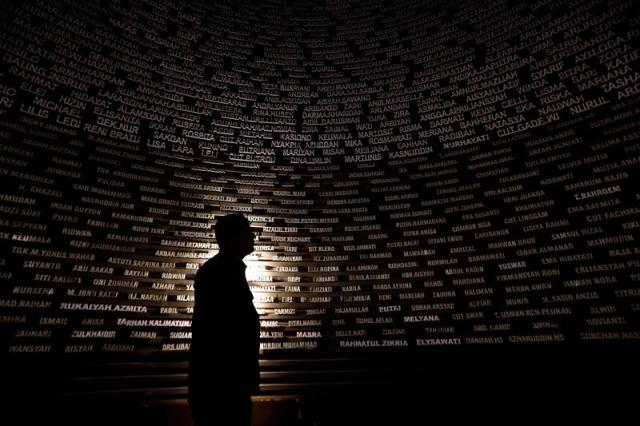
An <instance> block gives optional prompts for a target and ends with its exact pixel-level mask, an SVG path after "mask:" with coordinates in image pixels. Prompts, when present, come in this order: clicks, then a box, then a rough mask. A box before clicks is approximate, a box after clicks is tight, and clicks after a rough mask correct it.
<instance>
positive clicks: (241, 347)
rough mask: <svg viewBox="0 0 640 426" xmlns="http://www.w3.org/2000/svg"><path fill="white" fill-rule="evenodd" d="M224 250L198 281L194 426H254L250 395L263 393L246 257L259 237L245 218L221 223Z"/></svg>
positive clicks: (219, 235)
mask: <svg viewBox="0 0 640 426" xmlns="http://www.w3.org/2000/svg"><path fill="white" fill-rule="evenodd" d="M215 234H216V239H217V241H218V245H219V246H220V251H219V252H218V254H217V255H215V256H214V257H212V258H211V259H209V260H207V261H206V262H205V263H204V264H203V265H202V266H201V267H200V269H199V270H198V273H197V274H196V278H195V284H194V291H195V306H194V310H193V323H192V326H191V331H192V340H191V351H190V359H189V404H190V406H191V412H192V417H193V422H194V426H205V425H207V426H208V425H224V426H236V425H243V426H248V425H250V424H251V410H252V404H251V394H253V393H256V392H257V391H258V390H259V386H258V383H259V377H260V374H259V369H258V350H259V346H260V343H259V339H260V321H259V318H258V313H257V312H256V309H255V308H254V306H253V301H252V299H253V295H252V294H251V291H250V289H249V285H248V284H247V279H246V276H245V269H246V265H245V264H244V262H243V261H242V258H243V257H244V256H246V255H248V254H249V253H251V252H252V251H253V240H254V238H255V235H254V234H253V232H252V231H251V228H250V226H249V221H248V220H247V219H246V218H245V217H244V216H242V215H241V214H237V213H234V214H229V215H227V216H224V217H222V218H220V219H218V221H217V223H216V225H215Z"/></svg>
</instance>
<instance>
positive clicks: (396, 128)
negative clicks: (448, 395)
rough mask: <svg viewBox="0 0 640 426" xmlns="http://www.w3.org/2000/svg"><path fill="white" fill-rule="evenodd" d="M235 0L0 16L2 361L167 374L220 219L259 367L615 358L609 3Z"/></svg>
mask: <svg viewBox="0 0 640 426" xmlns="http://www.w3.org/2000/svg"><path fill="white" fill-rule="evenodd" d="M253 3H254V2H249V1H245V2H236V1H228V2H206V1H197V2H196V1H190V2H169V1H166V2H165V1H141V2H133V1H132V2H129V1H114V2H104V1H102V2H100V1H93V2H90V1H87V2H71V1H33V2H24V3H19V2H7V3H3V4H2V5H1V6H0V13H1V16H2V21H1V26H0V28H1V30H0V54H1V55H2V56H1V60H0V140H1V143H0V176H1V177H0V180H1V182H2V185H1V187H0V193H1V195H0V199H1V203H0V206H1V207H0V209H1V212H0V240H1V241H2V245H1V246H2V249H1V250H2V251H1V252H0V330H1V333H2V343H1V345H0V350H1V351H2V352H3V353H4V354H5V355H6V356H7V357H9V358H10V359H36V360H38V359H45V360H46V359H56V360H71V363H72V364H75V365H90V367H86V368H87V369H90V370H91V371H92V373H91V374H90V375H96V374H97V375H102V376H106V377H109V375H110V374H114V375H117V374H123V373H122V372H119V373H118V371H119V370H117V367H114V366H113V365H115V363H116V361H121V360H127V361H135V360H144V361H145V363H146V365H147V366H149V365H162V366H164V367H162V368H164V370H163V369H162V368H161V367H158V368H159V369H158V370H153V371H151V372H147V373H148V374H149V375H153V374H157V372H158V371H161V372H166V371H169V370H170V367H167V363H169V364H170V365H175V366H177V367H175V368H176V369H175V370H171V372H173V373H175V372H178V373H184V372H185V370H184V368H183V367H184V361H185V360H186V354H187V351H188V349H189V342H190V325H191V322H190V320H191V314H192V306H193V287H192V284H193V281H192V280H193V278H194V275H195V271H196V270H197V268H198V266H199V265H200V264H201V263H202V262H204V260H205V259H207V258H209V257H211V256H212V255H214V254H215V253H216V251H217V246H216V244H215V240H214V239H213V231H212V224H213V223H215V220H216V219H217V218H218V217H220V216H221V215H224V214H227V213H229V212H242V213H244V214H245V215H246V216H247V217H248V218H249V220H250V221H251V222H252V224H253V227H254V228H255V231H256V234H257V235H258V238H257V242H256V251H255V252H254V253H253V254H252V255H250V256H248V257H247V258H245V261H246V262H247V264H248V265H249V268H248V271H249V275H250V276H249V280H250V285H251V288H252V290H253V293H254V296H255V299H254V302H255V304H256V307H257V308H258V311H259V313H260V316H261V325H262V331H261V353H262V362H263V365H264V366H267V367H268V366H269V365H272V366H273V365H279V364H278V362H280V361H282V362H283V363H284V365H288V367H287V368H288V369H289V370H291V369H293V370H295V368H296V367H291V365H293V364H291V363H294V361H296V362H303V361H304V360H312V359H333V360H334V361H333V362H335V363H336V365H337V364H339V363H340V361H339V360H340V359H344V360H345V361H344V364H342V365H346V366H347V367H345V368H346V370H349V369H350V368H353V369H354V370H355V369H357V367H358V364H349V362H352V361H348V359H349V357H352V356H355V357H356V358H358V357H359V358H362V359H365V360H366V359H369V360H371V359H374V358H375V357H376V356H378V355H380V356H386V355H389V354H411V356H417V357H418V359H420V357H423V356H425V357H428V355H429V354H432V353H435V352H437V351H439V350H442V349H443V348H446V349H447V350H448V351H453V352H456V351H458V352H457V353H464V351H467V350H471V348H479V347H482V348H486V347H491V348H492V349H491V350H492V351H493V353H499V352H500V351H503V350H504V351H508V350H509V349H508V348H510V347H525V348H530V349H531V350H538V349H537V348H541V347H544V348H547V347H553V348H564V347H569V346H580V347H582V346H593V345H602V346H604V347H607V346H608V345H614V344H625V345H629V346H633V345H636V343H635V342H637V341H638V338H640V327H638V314H639V312H640V288H639V287H638V283H639V281H640V261H639V260H638V259H639V256H638V253H639V252H640V246H639V245H638V239H639V238H640V233H639V229H640V219H639V215H638V213H639V212H640V206H639V201H640V192H639V191H638V185H637V181H638V178H639V173H638V171H639V170H640V167H639V164H640V144H639V143H638V141H639V135H640V133H639V132H640V120H639V119H638V116H639V113H640V100H639V97H638V94H639V92H640V61H639V58H640V51H639V50H638V48H637V44H638V39H639V36H640V29H639V25H638V24H640V18H639V17H638V11H637V6H635V2H634V1H615V2H600V1H592V0H587V1H544V0H541V1H538V2H535V3H528V2H522V3H518V2H508V1H502V0H490V1H483V2H475V1H458V2H437V1H434V2H420V1H394V2H388V1H352V2H342V1H335V0H334V1H327V2H324V1H307V2H285V3H283V2H280V1H265V2H259V3H260V4H259V5H255V4H253ZM220 303H224V301H220ZM217 343H218V344H221V345H224V342H217ZM533 348H536V349H533ZM526 350H529V349H526ZM453 352H451V353H453ZM283 360H289V361H290V363H289V364H287V362H285V361H283ZM109 363H114V364H113V365H112V366H111V367H108V365H109ZM154 363H157V364H154ZM269 363H271V364H269ZM297 365H305V364H304V363H303V364H297ZM180 366H182V367H180ZM108 368H111V369H112V370H109V369H108ZM273 368H275V369H277V367H273ZM287 368H285V370H286V371H289V370H287ZM113 369H115V370H113ZM301 369H304V368H301ZM114 371H115V372H114ZM78 374H82V373H78ZM87 374H89V373H87ZM158 374H159V373H158ZM273 377H277V379H273ZM103 378H104V377H103ZM270 378H271V379H270ZM269 380H273V382H274V383H275V384H274V383H272V385H273V389H279V388H278V386H277V383H276V382H278V381H280V383H287V381H288V380H290V378H288V376H287V374H286V372H282V373H281V374H280V375H279V376H278V375H277V374H275V373H274V375H272V376H266V377H265V378H263V382H264V383H266V384H265V387H264V389H265V390H267V391H268V390H269V383H270V382H269ZM352 380H354V381H357V380H359V379H358V378H352ZM149 383H151V384H149ZM154 383H156V382H148V383H147V382H145V384H144V385H140V386H142V387H145V389H147V390H148V389H152V388H153V387H154V386H155V385H154ZM163 383H164V382H163ZM185 383H186V381H185V380H184V375H182V376H180V378H179V379H178V380H176V381H175V382H172V383H171V386H174V387H175V388H180V389H183V390H184V385H185ZM73 386H74V385H73V384H72V385H70V387H71V388H73ZM100 386H101V385H100V384H99V383H98V384H96V385H95V387H94V388H93V390H100V389H101V388H100ZM163 386H165V388H166V387H167V386H166V383H164V384H163ZM283 386H284V385H283Z"/></svg>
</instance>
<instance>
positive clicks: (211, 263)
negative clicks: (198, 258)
mask: <svg viewBox="0 0 640 426" xmlns="http://www.w3.org/2000/svg"><path fill="white" fill-rule="evenodd" d="M220 264H221V259H220V257H219V256H218V255H215V256H213V257H210V258H209V259H208V260H207V261H206V262H204V263H203V264H202V265H200V267H199V268H198V272H197V273H196V275H206V274H209V273H211V272H212V271H214V270H215V269H217V268H219V267H220Z"/></svg>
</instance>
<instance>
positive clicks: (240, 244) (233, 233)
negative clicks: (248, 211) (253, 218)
mask: <svg viewBox="0 0 640 426" xmlns="http://www.w3.org/2000/svg"><path fill="white" fill-rule="evenodd" d="M213 229H214V231H215V234H216V240H217V241H218V245H219V246H220V251H224V252H225V253H229V254H233V255H234V256H239V257H244V256H246V255H248V254H249V253H251V252H252V251H253V240H254V238H255V234H254V233H253V231H251V227H250V225H249V221H248V220H247V218H246V217H244V216H243V215H242V214H240V213H231V214H228V215H226V216H223V217H221V218H220V219H218V221H217V222H216V224H215V226H214V228H213Z"/></svg>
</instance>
